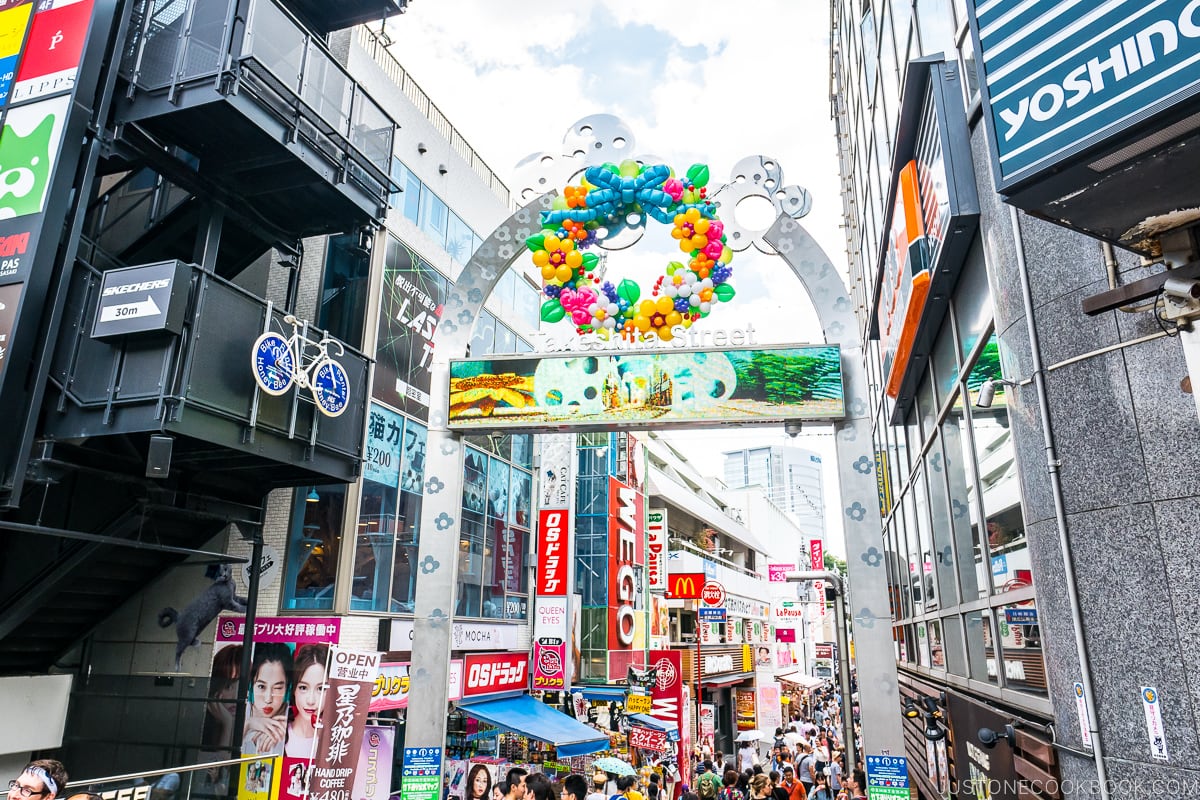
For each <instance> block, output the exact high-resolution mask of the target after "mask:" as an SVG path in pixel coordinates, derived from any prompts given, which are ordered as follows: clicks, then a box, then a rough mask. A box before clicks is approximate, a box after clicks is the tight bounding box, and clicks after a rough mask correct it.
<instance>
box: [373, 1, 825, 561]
mask: <svg viewBox="0 0 1200 800" xmlns="http://www.w3.org/2000/svg"><path fill="white" fill-rule="evenodd" d="M622 29H624V31H625V35H624V36H623V35H622ZM631 32H632V33H631ZM388 33H389V34H390V35H391V36H392V38H393V39H394V40H395V41H396V44H395V45H394V46H393V47H392V52H393V53H394V54H395V55H396V57H397V58H398V59H399V60H400V62H401V64H403V65H404V67H405V68H406V69H407V70H408V71H409V72H410V74H411V75H412V76H413V78H414V79H415V80H416V81H417V83H419V84H420V85H421V86H422V88H424V89H425V91H426V92H427V93H428V94H429V95H430V97H432V98H433V100H434V102H435V104H436V105H437V106H438V107H439V108H440V109H441V110H442V112H443V113H445V114H446V116H447V117H448V118H449V119H450V121H451V123H452V124H453V125H454V126H455V127H457V128H458V129H459V131H460V132H461V133H462V134H463V135H464V136H465V137H466V139H467V141H468V142H469V143H470V144H471V146H472V147H474V148H475V150H476V151H477V152H479V153H480V154H481V155H482V157H483V158H484V160H485V161H487V163H488V164H489V165H490V166H491V167H492V169H493V170H494V171H495V172H496V173H497V174H498V175H500V176H501V177H502V178H503V179H505V180H506V181H511V178H512V176H513V173H514V170H513V168H514V166H515V165H516V164H517V162H518V161H520V160H521V159H522V158H524V157H525V156H527V155H528V154H530V153H540V152H551V153H557V152H559V151H560V150H561V145H562V138H563V135H564V133H565V132H566V131H567V130H568V129H569V128H570V126H571V125H572V124H573V123H574V122H576V121H578V120H579V119H582V118H583V117H586V116H589V115H592V114H597V113H610V114H615V115H616V116H618V117H620V118H622V119H623V120H624V121H625V122H627V123H628V124H629V125H630V126H631V127H632V128H633V131H634V133H635V135H636V138H637V145H638V147H637V151H636V152H635V153H634V155H639V154H656V155H658V156H661V157H663V158H665V159H667V160H668V162H669V163H670V164H671V165H672V166H674V167H675V168H676V170H683V169H686V168H687V166H688V165H689V164H691V163H693V162H694V161H703V162H706V163H707V164H708V165H709V167H710V169H711V172H712V176H713V183H714V185H719V184H720V183H723V182H724V181H725V180H726V179H727V176H729V175H730V172H731V170H732V169H733V167H734V165H735V164H736V162H737V161H738V160H740V159H741V158H743V157H746V156H753V155H760V154H761V155H766V156H770V157H772V158H774V159H776V160H777V161H778V163H779V164H780V165H781V167H782V168H783V171H784V179H785V180H784V182H785V185H786V184H798V185H800V186H803V187H805V188H807V189H808V190H809V192H810V193H811V194H812V197H813V210H812V212H811V213H810V214H809V215H808V216H807V217H805V218H804V220H803V224H804V225H805V227H806V228H807V229H808V230H809V232H810V233H812V235H813V237H814V238H815V239H816V240H817V241H818V242H819V243H820V244H821V246H822V247H824V248H825V250H826V252H827V253H828V255H829V256H830V257H831V260H832V262H833V263H834V265H835V266H837V267H839V269H840V271H842V272H843V274H844V273H845V267H844V262H845V239H844V236H843V235H842V232H841V230H840V228H839V225H840V223H841V200H840V197H839V194H838V192H839V181H838V174H837V161H836V141H835V137H834V127H833V123H832V121H831V120H830V104H829V78H828V75H829V68H828V61H829V53H828V37H829V9H828V6H827V5H826V4H823V3H812V2H797V0H744V2H740V3H728V2H718V0H692V2H690V3H686V4H680V3H667V2H643V3H629V2H628V0H576V2H574V3H570V4H558V5H555V4H545V3H533V2H529V1H528V0H506V2H502V3H498V2H495V0H417V1H416V2H413V3H412V4H411V5H410V6H409V9H408V12H407V13H406V14H404V15H403V16H402V17H399V18H394V19H393V20H391V21H389V22H388ZM644 42H654V43H658V45H659V46H660V47H661V49H660V50H655V51H653V52H637V45H639V44H641V43H644ZM512 188H517V187H515V186H514V187H512ZM730 213H731V210H730V209H722V216H725V215H728V214H730ZM653 238H654V237H651V236H647V240H648V241H647V242H646V245H647V246H645V247H643V246H639V247H636V248H634V249H632V250H629V251H625V252H620V253H616V254H614V255H613V256H612V258H611V260H610V264H611V266H610V272H609V275H608V277H609V278H618V279H619V278H620V277H622V276H629V277H634V278H636V279H639V280H640V282H641V283H642V286H643V289H644V290H646V289H648V287H649V285H650V284H651V283H652V281H653V276H654V275H656V274H658V273H660V272H661V271H662V269H663V268H664V267H665V263H666V261H668V260H670V259H671V258H675V257H676V256H673V255H671V254H670V251H669V247H666V246H660V247H650V246H649V244H651V242H650V241H649V240H651V239H653ZM733 264H734V268H735V272H734V285H735V286H736V287H737V288H738V293H739V294H738V298H737V300H736V301H735V303H734V304H731V306H730V307H729V308H722V307H720V306H718V311H719V313H714V314H713V315H712V316H711V317H710V318H709V319H708V320H705V322H704V323H702V324H712V325H713V326H717V327H727V328H733V327H741V326H743V325H744V322H745V321H746V320H753V321H754V325H755V327H756V328H757V329H759V330H761V331H763V337H762V339H761V340H762V341H767V342H788V341H817V340H819V338H820V331H819V327H818V326H817V325H816V324H815V322H813V321H812V318H813V316H814V315H813V313H812V305H811V302H810V301H809V300H808V298H807V296H806V293H805V292H804V289H803V288H802V287H801V286H800V284H799V282H798V281H797V280H796V279H795V277H794V276H792V274H791V272H790V270H788V269H787V267H786V265H784V264H783V262H782V261H781V260H779V259H775V258H770V257H765V256H760V255H757V254H755V253H753V252H746V253H740V254H738V255H737V256H736V257H735V259H734V262H733ZM714 436H715V437H716V438H714ZM683 438H684V439H686V440H688V441H693V442H695V443H696V444H695V445H694V446H692V447H687V449H686V452H689V453H691V454H694V460H695V461H696V462H697V463H698V464H699V465H700V468H701V470H702V471H704V472H706V473H707V474H711V475H719V474H720V470H721V462H720V456H719V451H720V450H721V449H732V448H734V447H742V446H744V445H745V443H747V442H753V441H759V440H766V441H768V442H770V443H775V444H786V443H789V442H790V441H791V440H788V439H786V437H785V436H784V434H783V433H782V432H781V431H780V430H778V429H773V430H767V429H726V430H723V431H720V432H717V433H715V434H713V433H706V434H705V435H704V436H695V437H693V436H687V437H683ZM806 439H807V437H806V436H803V435H802V437H801V438H800V439H797V440H795V443H796V444H798V445H801V446H805V447H810V448H811V449H814V450H817V451H818V452H821V453H822V455H823V457H824V463H825V464H826V465H827V467H826V476H825V478H826V487H827V490H826V505H827V507H828V508H829V509H830V510H831V512H835V510H836V509H837V508H839V504H838V502H837V495H836V484H837V477H836V469H835V465H836V458H835V457H834V454H833V446H832V439H831V438H827V437H825V438H816V439H810V440H807V441H806ZM714 442H719V443H720V445H719V447H718V448H714V447H713V444H714ZM685 446H686V445H685ZM827 516H828V518H829V528H830V531H829V532H830V534H831V536H833V537H834V538H835V540H840V531H841V526H840V521H839V516H840V515H838V514H837V513H830V514H828V515H827ZM831 549H834V550H840V549H841V548H840V546H836V547H833V548H831Z"/></svg>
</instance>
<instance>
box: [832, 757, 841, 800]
mask: <svg viewBox="0 0 1200 800" xmlns="http://www.w3.org/2000/svg"><path fill="white" fill-rule="evenodd" d="M829 788H830V789H832V790H833V791H834V792H835V793H837V792H840V791H841V790H842V754H841V752H837V753H835V754H834V756H833V758H832V759H831V760H830V762H829Z"/></svg>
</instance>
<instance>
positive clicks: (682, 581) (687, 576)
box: [666, 572, 708, 600]
mask: <svg viewBox="0 0 1200 800" xmlns="http://www.w3.org/2000/svg"><path fill="white" fill-rule="evenodd" d="M706 580H708V579H707V578H705V577H704V573H703V572H675V573H671V574H669V575H667V595H666V596H667V597H669V598H671V599H672V600H699V599H700V590H701V589H703V588H704V582H705V581H706Z"/></svg>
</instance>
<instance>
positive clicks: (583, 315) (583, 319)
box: [571, 308, 592, 325]
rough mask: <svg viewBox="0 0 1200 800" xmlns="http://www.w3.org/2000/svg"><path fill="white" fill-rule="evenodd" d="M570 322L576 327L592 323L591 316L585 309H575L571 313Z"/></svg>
mask: <svg viewBox="0 0 1200 800" xmlns="http://www.w3.org/2000/svg"><path fill="white" fill-rule="evenodd" d="M571 321H572V322H574V323H575V324H576V325H587V324H588V323H590V322H591V321H592V315H591V314H589V313H588V312H587V309H583V308H577V309H575V310H574V311H572V312H571Z"/></svg>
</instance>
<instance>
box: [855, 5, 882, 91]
mask: <svg viewBox="0 0 1200 800" xmlns="http://www.w3.org/2000/svg"><path fill="white" fill-rule="evenodd" d="M858 29H859V31H860V33H861V34H862V38H861V41H862V50H863V76H864V77H865V78H866V84H867V97H868V98H871V97H874V95H875V64H876V61H877V59H876V57H875V53H876V51H877V50H878V47H879V45H878V44H877V42H876V39H875V15H874V14H873V13H872V10H871V4H870V3H866V4H864V6H863V15H862V20H861V21H860V22H859V25H858Z"/></svg>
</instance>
